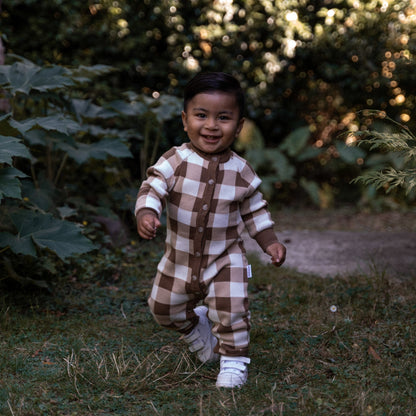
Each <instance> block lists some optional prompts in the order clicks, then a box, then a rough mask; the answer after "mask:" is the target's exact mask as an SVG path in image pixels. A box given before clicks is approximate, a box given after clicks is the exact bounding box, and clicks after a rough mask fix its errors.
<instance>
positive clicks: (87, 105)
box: [72, 99, 118, 119]
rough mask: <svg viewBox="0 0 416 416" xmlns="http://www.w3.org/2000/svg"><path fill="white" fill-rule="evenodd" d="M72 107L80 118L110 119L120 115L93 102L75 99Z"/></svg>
mask: <svg viewBox="0 0 416 416" xmlns="http://www.w3.org/2000/svg"><path fill="white" fill-rule="evenodd" d="M72 105H73V107H74V110H75V113H76V114H77V116H78V117H82V118H104V119H105V118H110V117H114V116H117V115H118V113H116V112H115V111H112V110H108V109H106V108H104V107H100V106H98V105H96V104H93V103H92V102H91V100H80V99H73V100H72Z"/></svg>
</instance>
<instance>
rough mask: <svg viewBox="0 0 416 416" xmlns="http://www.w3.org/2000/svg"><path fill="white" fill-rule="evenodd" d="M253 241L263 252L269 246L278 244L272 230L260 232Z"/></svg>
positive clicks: (267, 229)
mask: <svg viewBox="0 0 416 416" xmlns="http://www.w3.org/2000/svg"><path fill="white" fill-rule="evenodd" d="M254 239H255V240H256V241H257V244H258V245H259V246H260V247H261V248H262V250H263V251H264V252H266V249H267V247H269V246H270V245H271V244H273V243H278V242H279V240H278V239H277V237H276V234H275V233H274V231H273V228H266V229H265V230H263V231H260V232H259V233H257V234H256V235H255V236H254Z"/></svg>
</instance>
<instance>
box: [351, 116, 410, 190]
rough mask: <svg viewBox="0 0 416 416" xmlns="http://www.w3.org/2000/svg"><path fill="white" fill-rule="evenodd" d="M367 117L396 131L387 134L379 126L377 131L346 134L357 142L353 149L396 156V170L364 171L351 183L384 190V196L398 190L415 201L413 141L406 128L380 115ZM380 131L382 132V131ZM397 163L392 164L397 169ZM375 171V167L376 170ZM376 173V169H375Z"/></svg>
mask: <svg viewBox="0 0 416 416" xmlns="http://www.w3.org/2000/svg"><path fill="white" fill-rule="evenodd" d="M366 114H367V116H368V117H376V118H377V117H378V118H382V119H384V120H387V121H389V122H390V123H391V124H392V125H393V126H394V127H395V128H396V129H398V130H397V131H391V129H389V128H388V127H387V128H386V126H379V127H378V128H379V129H380V130H381V131H376V130H372V129H368V130H363V131H358V132H355V133H350V134H351V135H353V136H355V137H357V138H358V140H357V141H356V142H353V143H356V144H357V145H360V146H362V145H368V146H369V150H370V151H372V150H374V149H376V150H381V151H384V152H387V153H389V154H390V156H392V155H393V157H394V155H396V156H397V157H395V160H396V161H398V160H399V161H400V166H399V167H398V168H397V169H396V168H394V167H392V166H389V167H387V168H385V169H381V170H374V167H373V169H371V170H368V171H366V172H364V174H363V175H362V176H359V177H358V178H356V179H355V182H362V183H364V184H366V185H370V184H371V185H374V186H375V187H376V188H377V189H378V188H384V189H385V191H386V192H387V193H389V192H391V191H392V190H393V189H396V188H398V187H402V188H404V190H405V192H406V195H408V196H409V197H410V194H411V195H413V198H415V197H416V192H415V191H416V137H415V136H414V134H413V133H412V132H411V131H410V130H409V129H408V128H407V127H406V126H403V125H401V124H399V123H396V122H395V121H394V120H392V119H391V118H389V117H387V116H386V114H385V113H384V112H374V111H370V112H366ZM383 127H384V128H383ZM398 164H399V163H396V165H398ZM377 167H378V168H379V166H377ZM379 169H380V168H379Z"/></svg>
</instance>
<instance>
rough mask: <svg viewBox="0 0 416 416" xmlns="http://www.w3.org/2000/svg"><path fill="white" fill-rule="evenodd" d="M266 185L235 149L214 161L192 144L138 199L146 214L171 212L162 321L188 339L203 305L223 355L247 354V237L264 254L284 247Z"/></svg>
mask: <svg viewBox="0 0 416 416" xmlns="http://www.w3.org/2000/svg"><path fill="white" fill-rule="evenodd" d="M260 183H261V181H260V179H259V178H258V176H257V175H256V174H255V172H254V171H253V169H252V168H251V167H250V165H249V164H248V163H247V161H245V160H244V159H243V158H241V157H240V156H238V155H237V154H236V153H234V152H233V151H231V150H230V149H228V150H226V151H225V152H223V153H221V154H212V155H211V154H205V153H201V152H200V151H199V150H197V149H196V148H195V147H193V145H192V144H191V143H185V144H183V145H182V146H180V147H174V148H172V149H170V150H169V151H168V152H166V153H165V154H164V155H163V156H162V157H161V158H160V159H159V160H158V162H157V163H156V164H155V165H154V166H152V167H150V168H149V169H148V171H147V180H145V181H144V182H143V183H142V186H141V187H140V190H139V193H138V197H137V201H136V209H135V213H136V215H137V214H139V216H140V215H141V213H143V212H146V211H145V210H149V209H150V210H153V211H154V212H156V214H157V215H158V216H159V217H160V215H161V213H162V210H163V208H164V206H165V205H166V209H167V235H166V241H165V253H164V255H163V257H162V259H161V261H160V262H159V264H158V267H157V274H156V277H155V281H154V284H153V289H152V292H151V295H150V298H149V306H150V309H151V311H152V314H153V316H154V318H155V320H156V321H157V322H158V323H159V324H160V325H162V326H164V327H167V328H172V329H175V330H177V331H179V332H182V333H189V332H190V331H191V330H192V329H193V327H194V326H195V324H196V323H197V322H198V318H197V316H196V315H195V313H194V311H193V309H194V308H195V306H196V305H197V303H198V302H199V301H201V300H203V301H204V303H205V304H206V305H207V306H208V308H209V313H208V317H209V319H210V320H211V321H212V322H213V329H212V330H213V333H214V335H215V336H216V337H217V338H218V340H219V342H218V345H217V351H216V352H218V353H220V354H222V355H228V356H247V355H248V345H249V329H250V312H249V309H248V294H247V282H248V280H247V278H248V276H247V266H248V263H247V259H246V256H245V250H244V246H243V241H242V239H241V233H242V231H243V230H244V228H247V231H248V233H249V234H250V236H251V237H253V238H254V239H255V240H256V241H257V242H258V243H259V245H260V246H261V247H262V249H263V250H264V251H265V250H266V248H267V247H268V246H269V245H270V244H272V243H274V242H276V241H277V238H276V235H275V234H274V232H273V228H272V227H273V221H272V220H271V216H270V213H269V211H268V210H267V203H266V201H264V199H263V196H262V194H261V193H260V192H259V190H258V187H259V185H260ZM141 210H144V211H142V212H139V211H141Z"/></svg>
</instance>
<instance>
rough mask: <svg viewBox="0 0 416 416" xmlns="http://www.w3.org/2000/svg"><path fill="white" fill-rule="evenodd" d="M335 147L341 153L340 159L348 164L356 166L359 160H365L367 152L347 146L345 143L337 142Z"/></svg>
mask: <svg viewBox="0 0 416 416" xmlns="http://www.w3.org/2000/svg"><path fill="white" fill-rule="evenodd" d="M335 147H336V148H337V151H338V153H339V157H340V158H341V160H343V161H344V162H346V163H349V164H351V165H354V164H356V163H357V159H360V158H364V157H365V156H366V152H365V151H364V150H363V149H360V148H359V147H355V146H353V147H350V146H347V145H346V144H345V143H344V142H336V143H335Z"/></svg>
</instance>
